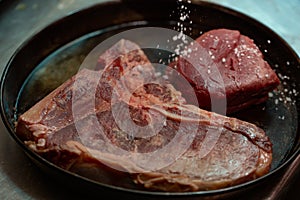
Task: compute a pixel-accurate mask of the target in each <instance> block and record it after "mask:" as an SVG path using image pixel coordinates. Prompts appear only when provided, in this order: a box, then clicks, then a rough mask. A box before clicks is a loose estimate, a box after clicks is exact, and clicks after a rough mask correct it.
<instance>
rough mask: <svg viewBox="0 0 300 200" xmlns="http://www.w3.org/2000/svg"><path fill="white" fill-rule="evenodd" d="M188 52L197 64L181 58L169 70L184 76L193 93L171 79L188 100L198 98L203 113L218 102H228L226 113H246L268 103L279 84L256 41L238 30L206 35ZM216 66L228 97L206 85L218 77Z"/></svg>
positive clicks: (197, 40)
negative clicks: (270, 94)
mask: <svg viewBox="0 0 300 200" xmlns="http://www.w3.org/2000/svg"><path fill="white" fill-rule="evenodd" d="M195 44H197V45H195ZM198 44H200V46H199V45H198ZM199 47H200V48H201V50H200V49H198V48H199ZM189 49H190V50H191V51H192V53H191V55H190V56H191V57H193V58H194V59H196V62H194V63H193V64H191V63H190V62H189V61H188V60H187V59H185V58H182V57H179V58H178V60H177V61H174V62H173V63H171V64H170V66H171V67H172V68H174V69H176V70H177V71H178V72H179V73H180V74H181V75H182V76H184V77H185V78H186V79H187V80H188V81H189V82H190V83H191V85H192V86H193V89H192V88H191V87H190V88H186V87H185V86H182V85H181V84H180V83H177V80H176V79H177V78H176V77H177V76H174V71H172V72H173V73H170V74H169V77H170V80H171V82H172V84H173V85H174V86H175V87H176V89H178V90H179V91H182V93H183V96H184V97H185V98H186V99H187V100H189V99H191V98H190V96H191V95H194V94H196V96H197V98H198V104H199V106H200V107H201V108H203V109H206V110H211V106H212V105H211V101H212V99H215V100H216V102H218V100H221V101H222V100H223V101H225V100H226V103H227V113H233V112H237V111H240V110H243V109H245V108H248V107H250V106H252V105H256V104H260V103H262V102H264V101H266V100H267V98H268V93H269V92H270V91H272V90H274V89H275V88H276V87H277V86H278V85H279V83H280V81H279V79H278V77H277V75H276V73H275V72H274V71H273V69H272V68H271V67H270V65H269V64H268V62H267V61H265V60H264V57H263V54H262V52H261V51H260V49H259V48H258V47H257V46H256V44H255V43H254V41H253V40H252V39H250V38H249V37H247V36H245V35H242V34H241V33H240V32H239V31H237V30H229V29H215V30H211V31H208V32H205V33H204V34H203V35H201V36H200V37H198V38H197V39H196V41H195V43H192V44H191V45H190V46H189ZM203 51H205V53H203ZM213 66H215V68H216V69H215V70H216V71H218V72H217V73H219V74H220V76H221V78H222V81H223V85H224V89H225V93H224V92H223V93H222V92H220V91H209V87H212V86H210V85H209V84H207V83H206V82H207V80H212V81H211V82H212V83H213V81H214V78H215V77H216V73H212V72H213V70H214V68H213ZM172 77H174V80H172ZM222 114H223V113H222Z"/></svg>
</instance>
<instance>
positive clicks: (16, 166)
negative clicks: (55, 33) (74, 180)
mask: <svg viewBox="0 0 300 200" xmlns="http://www.w3.org/2000/svg"><path fill="white" fill-rule="evenodd" d="M99 2H104V0H51V1H50V0H49V1H41V0H23V1H21V0H19V1H17V0H15V1H14V0H2V1H1V0H0V61H1V62H0V72H1V74H2V72H3V69H4V67H5V65H6V64H7V62H8V60H9V58H10V57H11V56H12V54H13V53H14V52H15V50H16V49H17V48H18V47H19V46H20V45H21V44H22V42H24V41H25V40H26V39H27V38H28V37H30V36H32V35H33V34H34V33H35V32H37V31H38V30H40V29H41V28H43V27H45V26H47V25H48V24H49V23H50V22H52V21H54V20H56V19H58V18H60V17H63V16H65V15H67V14H68V13H70V12H73V11H76V10H78V9H80V8H84V7H88V6H90V5H93V4H94V3H99ZM213 2H217V3H219V4H222V5H225V6H227V7H231V8H233V9H236V10H238V11H240V12H243V13H245V14H247V15H250V16H252V17H254V18H256V19H258V20H259V21H261V22H262V23H264V24H265V25H267V26H269V27H270V28H271V29H273V30H274V31H275V32H276V33H278V34H279V35H280V36H281V37H282V38H284V39H285V40H286V41H287V42H288V44H290V45H291V47H292V48H293V49H294V50H295V51H296V52H297V54H298V55H300V23H299V21H300V0H287V1H281V0H244V1H239V0H219V1H217V0H215V1H213ZM298 162H299V159H298ZM286 178H289V179H288V184H286V183H285V180H286ZM270 184H271V185H266V187H265V190H263V189H262V190H261V191H260V193H261V194H256V195H255V194H249V195H248V196H250V197H251V196H252V197H253V199H257V198H259V199H274V198H275V199H300V197H299V196H300V190H299V189H300V169H299V167H298V169H296V170H295V171H293V173H292V174H291V175H290V176H289V175H288V174H285V175H284V176H283V177H280V178H278V179H277V180H275V182H272V183H270ZM274 191H275V193H276V194H275V195H273V196H272V193H273V192H274ZM252 197H251V198H252ZM83 198H84V197H83V196H80V195H79V194H77V193H76V192H74V191H71V190H70V189H65V188H64V187H61V186H59V187H58V186H57V184H56V183H55V182H54V181H53V180H52V179H49V177H48V176H46V175H45V174H44V173H42V172H41V171H40V170H38V168H37V167H36V166H35V165H34V164H33V163H32V162H31V161H30V160H29V159H28V158H27V156H25V154H24V153H23V152H22V150H21V148H19V147H18V145H17V144H16V143H15V142H14V141H13V139H12V138H11V137H10V136H9V134H8V133H7V131H6V129H5V128H4V126H3V123H2V121H1V122H0V199H14V200H15V199H34V200H35V199H83Z"/></svg>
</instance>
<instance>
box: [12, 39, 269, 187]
mask: <svg viewBox="0 0 300 200" xmlns="http://www.w3.org/2000/svg"><path fill="white" fill-rule="evenodd" d="M108 52H109V53H108ZM108 55H110V56H108ZM106 56H108V59H106ZM114 56H115V57H117V59H116V60H115V59H112V58H113V57H114ZM99 63H100V64H99V66H100V67H99V68H100V70H99V71H93V70H87V69H83V70H81V71H79V72H78V74H77V75H75V76H74V77H72V78H71V79H69V80H68V81H66V82H65V83H64V84H62V85H61V86H60V87H58V88H57V89H56V90H54V91H53V92H52V93H50V94H49V95H48V96H46V97H45V98H44V99H42V100H41V101H40V102H38V103H37V104H36V105H34V106H33V107H32V108H31V109H29V110H28V111H27V112H25V113H24V114H22V115H21V116H20V117H19V120H18V123H17V127H16V131H17V134H18V135H19V136H20V138H22V140H24V142H25V143H26V144H27V145H28V147H29V148H31V149H32V150H33V151H35V152H37V153H38V154H40V155H41V156H43V157H44V158H46V159H48V160H49V161H51V162H53V163H55V164H56V165H58V166H60V167H62V168H64V169H67V170H70V171H72V172H75V173H79V174H83V175H85V174H87V175H88V176H89V177H92V178H94V179H97V180H100V181H105V179H107V177H109V176H116V177H124V176H126V177H128V178H130V179H131V181H132V182H134V183H136V184H137V185H139V186H143V187H145V188H148V189H151V190H161V191H172V192H181V191H196V190H210V189H217V188H223V187H227V186H231V185H236V184H239V183H242V182H245V181H248V180H252V179H255V178H257V177H260V176H262V175H264V174H266V173H267V172H268V171H269V168H270V164H271V161H272V144H271V143H270V141H269V138H268V137H267V136H266V135H265V133H264V131H263V130H262V129H260V128H258V127H257V126H255V125H253V124H250V123H248V122H244V121H241V120H238V119H235V118H229V117H226V116H222V115H219V114H215V113H213V112H208V111H205V110H202V109H199V108H198V107H196V106H193V105H188V104H186V102H185V99H183V98H182V96H181V93H180V92H178V91H177V90H175V89H174V88H173V86H172V85H170V84H168V83H167V82H165V80H161V79H160V78H158V77H155V69H154V67H153V66H152V65H151V63H150V62H149V60H148V59H147V57H146V56H145V54H144V53H143V51H142V50H141V49H140V48H139V47H138V46H137V45H136V44H134V43H132V42H130V41H127V40H121V41H120V42H118V43H117V44H115V45H114V46H113V47H111V48H110V49H109V50H108V51H107V52H106V53H104V54H103V55H102V56H101V57H100V58H99ZM96 171H97V173H96ZM99 171H102V172H103V173H98V172H99ZM103 174H105V175H103ZM97 175H99V177H97ZM114 180H118V178H114ZM122 180H123V179H122ZM125 185H126V184H125Z"/></svg>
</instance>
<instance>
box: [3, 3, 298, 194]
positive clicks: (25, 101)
mask: <svg viewBox="0 0 300 200" xmlns="http://www.w3.org/2000/svg"><path fill="white" fill-rule="evenodd" d="M185 6H187V7H188V8H189V9H190V10H191V14H190V18H191V20H192V21H193V24H189V23H187V24H186V26H190V27H192V28H193V29H192V31H190V32H189V33H188V34H189V35H190V36H191V37H193V38H196V37H198V36H199V34H200V33H201V32H205V31H208V30H210V29H215V28H229V29H237V30H240V31H241V33H242V34H244V35H247V36H249V37H251V38H252V39H254V41H255V43H256V44H258V46H259V48H260V49H261V50H262V52H263V53H264V55H265V59H266V60H267V61H268V62H269V63H270V65H271V66H272V67H273V68H274V70H276V73H277V74H278V75H279V76H280V77H281V82H282V84H281V86H280V87H279V90H278V92H276V93H273V95H272V96H271V97H270V98H269V100H268V101H267V102H266V103H265V104H262V105H260V106H257V107H253V108H251V109H248V110H246V111H243V112H240V113H236V114H234V117H237V118H240V119H243V120H246V121H250V122H252V123H255V124H257V125H258V126H260V127H262V128H263V129H264V130H265V131H266V133H267V135H268V136H269V137H270V139H271V141H272V143H273V145H274V146H273V151H274V159H273V163H272V169H271V172H270V173H268V174H267V175H265V176H263V177H261V178H259V179H256V180H254V181H251V182H247V183H244V184H241V185H238V186H234V187H230V188H225V189H220V190H214V191H199V192H188V193H176V194H170V193H163V192H151V191H146V190H141V189H138V188H135V187H134V186H132V185H129V186H128V187H124V185H122V184H120V185H122V186H120V185H118V184H114V185H111V184H108V183H105V182H101V180H92V179H88V178H86V177H81V176H78V175H76V174H72V173H70V172H67V171H64V170H62V169H60V168H58V167H56V166H55V165H53V164H51V163H49V162H48V161H46V160H45V159H43V158H41V157H40V156H38V155H37V154H35V153H34V152H32V151H30V150H29V149H28V148H27V147H26V146H25V145H24V143H23V142H22V141H21V140H20V139H19V138H18V137H17V136H16V135H15V132H14V123H15V121H16V119H17V117H18V116H19V115H20V114H21V113H23V112H25V111H26V110H27V109H28V108H30V107H31V106H32V105H34V103H36V102H37V101H38V100H39V99H41V98H43V97H44V96H45V95H46V94H47V93H49V92H50V91H52V90H53V89H55V88H56V87H57V86H59V85H60V84H61V83H62V82H64V81H65V80H66V79H68V78H69V77H70V76H72V75H73V74H75V73H76V72H77V70H78V68H79V66H80V64H81V62H82V61H83V59H84V57H85V55H87V54H88V53H89V52H90V51H91V50H92V49H93V48H94V46H95V45H96V44H98V43H99V42H101V41H103V40H104V39H106V38H108V37H110V36H112V35H114V34H116V33H119V32H121V31H123V30H128V29H132V28H137V27H145V26H155V27H165V28H173V27H174V26H175V25H176V24H177V22H178V20H179V16H180V15H179V14H178V13H177V11H178V9H177V7H178V3H177V2H176V1H169V0H164V1H161V0H155V1H153V0H152V1H146V0H145V1H139V0H129V1H122V2H110V3H105V4H99V5H95V6H92V7H90V8H88V9H84V10H81V11H78V12H76V13H73V14H71V15H69V16H66V17H64V18H63V19H60V20H58V21H56V22H54V23H52V24H50V25H49V26H47V27H46V28H44V29H43V30H41V31H40V32H38V33H37V34H35V35H34V36H33V37H31V38H30V39H28V40H27V41H26V42H25V43H24V44H23V45H22V46H21V47H20V48H19V49H18V50H17V52H16V53H15V54H14V55H13V57H12V58H11V60H10V61H9V63H8V64H7V66H6V68H5V70H4V73H3V76H2V79H1V114H2V117H3V121H4V123H5V125H6V127H7V129H8V130H9V133H10V134H11V136H12V137H13V138H14V139H15V140H16V142H17V143H18V144H19V145H20V146H21V148H22V149H23V150H24V151H25V152H26V153H27V155H28V156H29V157H30V158H32V160H33V161H34V162H35V163H36V164H37V165H38V166H40V167H41V169H43V170H45V171H46V172H47V173H50V174H54V175H56V176H55V177H57V178H58V179H63V180H65V179H66V180H69V181H70V182H72V186H74V187H80V188H84V190H85V191H88V192H92V193H93V194H98V193H99V194H103V192H108V193H109V194H111V195H112V194H113V195H119V194H121V195H122V194H123V193H124V194H126V195H125V196H122V197H123V198H125V197H129V196H132V195H143V197H148V198H155V199H157V198H159V197H162V198H175V197H176V198H180V197H184V198H186V197H190V198H198V197H200V196H201V197H230V196H232V195H236V194H240V193H243V192H247V191H248V190H249V191H250V190H253V188H254V189H255V187H259V186H261V185H262V184H267V183H268V181H270V180H271V179H272V177H273V176H279V175H280V174H281V173H282V171H283V169H285V168H286V167H287V166H288V165H289V164H290V163H291V162H292V161H293V160H295V158H296V156H298V155H299V151H300V137H299V135H300V131H299V130H298V125H299V109H300V105H299V104H300V99H299V96H300V95H298V93H297V92H298V91H300V82H299V81H298V80H300V73H299V72H300V69H299V68H300V61H299V57H298V56H297V55H296V54H295V52H294V51H293V50H292V49H291V48H290V47H289V46H288V45H287V44H286V43H285V42H284V41H283V40H282V39H281V38H280V37H279V36H278V35H277V34H275V33H274V32H273V31H271V30H270V29H269V28H267V27H265V26H264V25H262V24H261V23H259V22H257V21H255V20H253V19H251V18H249V17H247V16H245V15H243V14H240V13H237V12H235V11H233V10H230V9H227V8H224V7H221V6H218V5H215V4H211V3H207V2H194V3H192V4H185ZM173 11H175V12H173ZM146 53H147V52H146ZM149 57H150V59H152V60H155V59H157V58H156V57H155V56H153V55H152V56H151V55H149ZM132 197H133V196H132Z"/></svg>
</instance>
